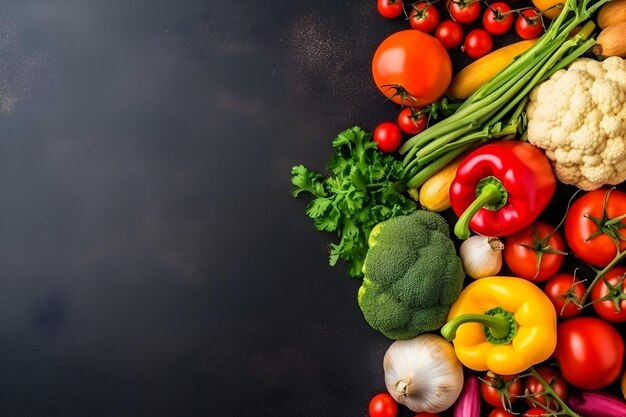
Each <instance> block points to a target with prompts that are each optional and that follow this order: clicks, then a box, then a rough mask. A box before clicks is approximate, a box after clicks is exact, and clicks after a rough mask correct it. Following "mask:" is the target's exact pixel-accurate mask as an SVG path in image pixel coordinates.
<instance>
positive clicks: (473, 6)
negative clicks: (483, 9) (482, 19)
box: [446, 0, 480, 23]
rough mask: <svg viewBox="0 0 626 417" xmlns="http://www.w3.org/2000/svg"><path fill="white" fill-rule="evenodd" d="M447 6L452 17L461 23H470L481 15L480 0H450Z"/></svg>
mask: <svg viewBox="0 0 626 417" xmlns="http://www.w3.org/2000/svg"><path fill="white" fill-rule="evenodd" d="M446 8H447V9H448V12H449V13H450V17H452V19H454V20H456V21H457V22H459V23H470V22H473V21H474V20H476V19H478V16H480V1H479V0H448V2H447V3H446Z"/></svg>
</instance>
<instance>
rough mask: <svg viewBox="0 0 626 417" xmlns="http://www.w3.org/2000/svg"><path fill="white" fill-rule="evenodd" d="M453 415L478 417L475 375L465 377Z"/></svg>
mask: <svg viewBox="0 0 626 417" xmlns="http://www.w3.org/2000/svg"><path fill="white" fill-rule="evenodd" d="M625 415H626V414H625ZM454 417H480V388H479V383H478V378H476V377H475V376H469V377H467V378H466V379H465V383H464V384H463V390H462V391H461V395H459V398H458V399H457V400H456V403H455V405H454ZM622 417H623V416H622Z"/></svg>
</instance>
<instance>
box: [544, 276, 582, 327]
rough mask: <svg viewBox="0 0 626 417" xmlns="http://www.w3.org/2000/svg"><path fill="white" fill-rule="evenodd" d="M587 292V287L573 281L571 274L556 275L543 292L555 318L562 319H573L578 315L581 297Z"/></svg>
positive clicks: (580, 309)
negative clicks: (550, 303) (550, 304)
mask: <svg viewBox="0 0 626 417" xmlns="http://www.w3.org/2000/svg"><path fill="white" fill-rule="evenodd" d="M585 291H587V286H586V285H585V283H584V282H582V281H575V277H574V275H572V274H566V273H563V274H557V275H555V276H553V277H552V278H550V279H549V280H548V281H547V282H546V286H545V287H544V289H543V292H545V293H546V295H547V296H548V298H549V299H550V301H552V304H553V305H554V310H555V311H556V314H557V316H559V317H562V318H567V317H573V316H575V315H577V314H580V312H581V311H582V308H579V307H578V305H577V303H578V304H580V301H581V300H582V298H583V296H584V295H585Z"/></svg>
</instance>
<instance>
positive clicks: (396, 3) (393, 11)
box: [376, 0, 404, 19]
mask: <svg viewBox="0 0 626 417" xmlns="http://www.w3.org/2000/svg"><path fill="white" fill-rule="evenodd" d="M376 6H377V8H378V13H380V15H381V16H382V17H384V18H386V19H395V18H396V17H398V16H400V15H401V14H402V12H403V11H404V6H403V4H402V0H378V3H377V5H376Z"/></svg>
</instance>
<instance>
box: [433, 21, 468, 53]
mask: <svg viewBox="0 0 626 417" xmlns="http://www.w3.org/2000/svg"><path fill="white" fill-rule="evenodd" d="M435 37H436V38H437V39H439V42H441V43H442V44H443V46H445V47H446V49H454V48H456V47H457V46H459V45H461V42H463V28H462V27H461V25H459V24H458V23H457V22H455V21H454V20H449V19H448V20H444V21H443V22H441V23H440V24H439V26H437V30H435Z"/></svg>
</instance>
